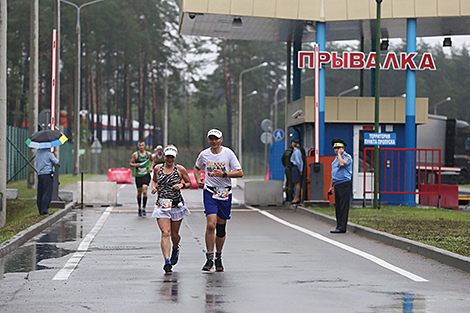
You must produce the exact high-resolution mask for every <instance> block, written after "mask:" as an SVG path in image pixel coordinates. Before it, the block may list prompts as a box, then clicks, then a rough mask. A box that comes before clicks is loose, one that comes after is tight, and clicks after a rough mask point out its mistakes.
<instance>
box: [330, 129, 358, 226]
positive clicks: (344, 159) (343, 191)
mask: <svg viewBox="0 0 470 313" xmlns="http://www.w3.org/2000/svg"><path fill="white" fill-rule="evenodd" d="M331 145H332V146H333V149H334V150H335V154H336V157H335V159H334V161H333V163H331V184H330V189H329V190H328V194H332V193H333V188H334V191H335V214H336V229H334V230H332V231H330V233H333V234H340V233H345V232H346V230H347V226H348V216H349V203H350V198H351V178H352V164H353V160H352V157H351V155H349V154H348V153H347V152H346V151H345V150H344V147H345V146H346V142H344V141H343V140H342V139H340V138H334V139H333V140H332V141H331Z"/></svg>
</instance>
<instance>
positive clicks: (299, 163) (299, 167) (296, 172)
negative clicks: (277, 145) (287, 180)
mask: <svg viewBox="0 0 470 313" xmlns="http://www.w3.org/2000/svg"><path fill="white" fill-rule="evenodd" d="M291 146H292V148H293V149H294V151H293V152H292V155H291V157H290V162H291V163H292V183H293V184H294V188H295V195H294V199H292V204H299V203H300V202H301V198H300V197H301V194H300V190H301V188H302V186H301V182H302V173H303V170H304V161H303V158H302V152H300V149H299V148H300V140H299V139H293V140H292V142H291Z"/></svg>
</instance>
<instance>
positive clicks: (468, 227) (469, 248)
mask: <svg viewBox="0 0 470 313" xmlns="http://www.w3.org/2000/svg"><path fill="white" fill-rule="evenodd" d="M311 209H313V210H315V211H317V212H321V213H324V214H327V215H331V216H334V215H335V210H334V208H311ZM349 221H350V222H352V223H355V224H358V225H362V226H366V227H370V228H373V229H376V230H380V231H383V232H386V233H390V234H394V235H397V236H400V237H403V238H408V239H411V240H414V241H418V242H422V243H425V244H428V245H432V246H435V247H438V248H441V249H444V250H447V251H451V252H454V253H458V254H460V255H463V256H467V257H470V214H469V213H467V212H462V211H453V210H446V209H438V208H426V209H424V208H416V207H406V206H398V207H396V206H390V207H382V208H381V209H380V210H377V209H373V208H359V209H350V211H349Z"/></svg>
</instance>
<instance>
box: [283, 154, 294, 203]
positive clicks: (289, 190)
mask: <svg viewBox="0 0 470 313" xmlns="http://www.w3.org/2000/svg"><path fill="white" fill-rule="evenodd" d="M292 152H294V148H292V145H291V146H289V147H287V149H286V151H284V154H283V155H282V158H281V162H282V165H283V166H284V174H285V176H286V183H285V191H286V201H288V202H291V201H292V199H293V198H294V184H293V183H292V163H291V162H290V157H291V155H292Z"/></svg>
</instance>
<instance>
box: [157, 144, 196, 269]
mask: <svg viewBox="0 0 470 313" xmlns="http://www.w3.org/2000/svg"><path fill="white" fill-rule="evenodd" d="M163 155H164V157H165V163H164V164H157V165H156V166H155V168H154V170H153V179H152V194H155V193H156V192H157V191H158V196H157V200H156V202H155V208H154V210H153V213H152V217H155V218H156V219H157V224H158V227H159V228H160V230H161V232H162V238H161V248H162V253H163V258H164V259H165V264H164V265H163V270H164V271H165V273H171V272H172V267H173V266H174V265H175V264H176V263H177V262H178V257H179V252H180V250H179V247H180V245H179V243H180V241H181V236H180V235H179V230H180V226H181V222H182V221H183V218H184V217H185V216H187V215H189V214H190V213H189V210H188V208H187V207H186V205H185V204H184V199H183V196H182V195H181V189H185V188H191V180H190V178H189V176H188V172H187V171H186V169H185V168H184V166H181V165H179V164H176V163H175V159H176V156H177V155H178V149H176V147H175V146H173V145H168V146H166V147H165V149H164V150H163ZM170 237H171V243H173V249H172V250H171V256H170V247H171V243H170Z"/></svg>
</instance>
